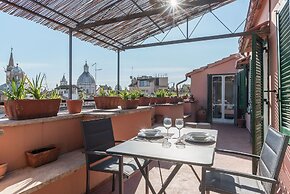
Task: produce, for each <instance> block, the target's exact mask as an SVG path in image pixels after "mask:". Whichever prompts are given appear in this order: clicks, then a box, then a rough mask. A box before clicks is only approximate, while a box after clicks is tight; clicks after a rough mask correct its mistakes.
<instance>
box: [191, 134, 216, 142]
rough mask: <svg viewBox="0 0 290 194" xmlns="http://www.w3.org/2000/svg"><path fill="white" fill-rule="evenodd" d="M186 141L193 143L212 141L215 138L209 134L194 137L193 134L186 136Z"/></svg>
mask: <svg viewBox="0 0 290 194" xmlns="http://www.w3.org/2000/svg"><path fill="white" fill-rule="evenodd" d="M185 141H187V142H192V143H210V142H215V138H214V137H213V136H207V137H206V138H202V139H200V138H194V137H192V136H186V138H185Z"/></svg>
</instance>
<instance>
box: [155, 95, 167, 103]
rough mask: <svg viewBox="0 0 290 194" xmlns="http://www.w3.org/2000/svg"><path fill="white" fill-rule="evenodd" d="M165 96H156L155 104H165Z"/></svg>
mask: <svg viewBox="0 0 290 194" xmlns="http://www.w3.org/2000/svg"><path fill="white" fill-rule="evenodd" d="M165 103H166V97H156V104H165Z"/></svg>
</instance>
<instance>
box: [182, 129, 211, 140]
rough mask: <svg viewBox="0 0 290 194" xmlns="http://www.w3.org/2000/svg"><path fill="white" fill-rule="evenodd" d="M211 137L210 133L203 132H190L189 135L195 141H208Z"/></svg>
mask: <svg viewBox="0 0 290 194" xmlns="http://www.w3.org/2000/svg"><path fill="white" fill-rule="evenodd" d="M209 136H210V135H209V134H208V133H206V132H202V131H196V132H190V133H188V134H187V137H190V138H193V139H199V140H203V139H206V138H207V137H209Z"/></svg>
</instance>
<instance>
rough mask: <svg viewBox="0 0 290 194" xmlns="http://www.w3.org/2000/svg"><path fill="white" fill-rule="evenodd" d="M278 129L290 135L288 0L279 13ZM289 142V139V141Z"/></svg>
mask: <svg viewBox="0 0 290 194" xmlns="http://www.w3.org/2000/svg"><path fill="white" fill-rule="evenodd" d="M279 54H280V64H279V108H280V131H281V132H283V133H285V134H287V135H290V14H289V0H288V1H287V3H286V4H285V6H284V8H283V9H282V10H281V12H280V13H279ZM289 143H290V141H289Z"/></svg>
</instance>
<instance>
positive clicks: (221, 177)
mask: <svg viewBox="0 0 290 194" xmlns="http://www.w3.org/2000/svg"><path fill="white" fill-rule="evenodd" d="M205 184H206V188H207V190H211V191H215V192H219V193H243V194H252V193H253V194H254V193H256V194H257V193H266V192H265V189H264V187H263V186H262V183H261V181H258V180H254V179H249V178H245V177H240V176H234V175H229V174H225V173H220V172H217V171H210V172H207V173H206V179H205Z"/></svg>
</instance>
